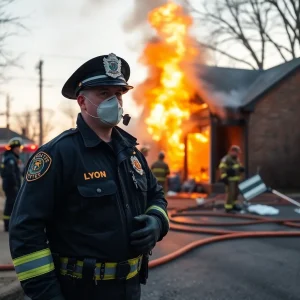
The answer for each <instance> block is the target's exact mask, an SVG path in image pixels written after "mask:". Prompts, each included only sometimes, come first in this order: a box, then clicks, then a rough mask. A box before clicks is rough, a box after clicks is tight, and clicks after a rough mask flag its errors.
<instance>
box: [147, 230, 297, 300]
mask: <svg viewBox="0 0 300 300" xmlns="http://www.w3.org/2000/svg"><path fill="white" fill-rule="evenodd" d="M175 235H176V233H173V238H176V236H175ZM185 235H187V234H185ZM180 239H181V236H180V233H179V236H178V238H177V241H179V240H180ZM184 239H186V238H184ZM158 247H163V243H162V244H161V245H160V246H158ZM156 251H157V252H158V251H159V250H158V249H157V250H156ZM299 254H300V239H299V238H278V239H276V238H267V239H266V238H264V239H243V240H233V241H226V242H219V243H216V244H212V245H207V246H204V247H202V248H199V249H196V250H193V251H192V252H190V253H188V254H186V255H185V256H183V257H181V258H179V259H177V260H176V261H173V262H171V263H168V264H167V265H164V266H161V267H158V268H156V269H153V270H151V271H150V278H149V281H148V284H147V285H146V286H143V294H142V295H143V296H142V300H148V299H149V300H150V299H151V300H171V299H172V300H177V299H178V300H179V299H180V300H185V299H186V300H202V299H203V300H241V299H243V300H248V299H249V300H299V299H300V255H299Z"/></svg>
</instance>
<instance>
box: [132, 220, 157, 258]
mask: <svg viewBox="0 0 300 300" xmlns="http://www.w3.org/2000/svg"><path fill="white" fill-rule="evenodd" d="M134 220H135V222H138V223H139V225H140V227H141V228H140V229H138V230H136V231H134V232H132V233H131V235H130V239H131V246H133V247H134V249H135V250H136V251H137V252H138V253H141V254H143V253H148V252H149V251H151V250H152V249H153V248H154V246H155V244H156V242H157V241H158V239H159V237H160V233H161V225H160V220H159V219H158V218H157V217H155V216H149V215H140V216H137V217H135V218H134Z"/></svg>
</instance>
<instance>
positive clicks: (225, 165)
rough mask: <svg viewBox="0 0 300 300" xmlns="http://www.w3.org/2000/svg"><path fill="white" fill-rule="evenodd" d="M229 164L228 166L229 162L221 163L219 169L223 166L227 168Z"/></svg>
mask: <svg viewBox="0 0 300 300" xmlns="http://www.w3.org/2000/svg"><path fill="white" fill-rule="evenodd" d="M227 167H228V166H227V164H225V163H220V165H219V169H222V168H227Z"/></svg>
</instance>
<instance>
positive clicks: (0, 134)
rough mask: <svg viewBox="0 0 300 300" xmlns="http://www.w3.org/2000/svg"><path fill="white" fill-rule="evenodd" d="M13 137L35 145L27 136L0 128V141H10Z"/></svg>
mask: <svg viewBox="0 0 300 300" xmlns="http://www.w3.org/2000/svg"><path fill="white" fill-rule="evenodd" d="M13 137H21V138H22V139H23V140H25V141H27V142H30V143H33V141H32V140H30V139H28V138H27V137H26V136H25V135H22V134H19V133H17V132H15V131H13V130H10V129H8V128H0V140H1V141H8V140H10V139H11V138H13Z"/></svg>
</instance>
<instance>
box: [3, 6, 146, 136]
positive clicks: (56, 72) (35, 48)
mask: <svg viewBox="0 0 300 300" xmlns="http://www.w3.org/2000/svg"><path fill="white" fill-rule="evenodd" d="M132 9H133V0H114V1H107V0H101V1H96V0H74V1H72V0H63V1H62V0H51V1H49V0H17V1H16V3H14V4H13V5H11V6H10V7H9V10H10V11H11V13H12V14H14V15H17V16H22V17H23V21H22V22H23V24H24V25H25V26H26V28H27V30H19V32H18V36H14V37H12V38H10V39H9V40H8V41H7V45H6V49H7V50H9V51H11V52H12V53H13V54H15V55H20V54H21V58H20V59H19V61H18V64H19V66H20V67H17V68H16V67H13V68H10V69H9V70H6V72H5V76H6V77H8V78H10V79H9V80H8V81H7V82H6V83H5V84H4V85H2V86H1V95H0V97H1V98H0V99H1V102H0V104H1V105H0V111H1V112H3V111H4V110H5V95H6V94H9V95H10V97H11V98H12V102H11V111H12V114H14V113H18V112H20V111H23V110H27V109H34V108H38V106H39V89H38V71H37V69H36V66H37V64H38V61H39V60H40V59H42V60H43V61H44V70H43V72H44V91H43V102H44V107H45V109H47V108H49V109H53V110H54V111H55V112H56V114H55V116H52V117H51V120H52V119H53V122H55V124H56V125H55V130H53V132H52V135H56V134H57V133H59V132H61V131H62V130H64V129H68V128H70V126H71V124H70V123H71V122H70V120H68V118H67V117H66V116H65V115H64V114H62V113H59V112H61V111H62V107H65V106H66V105H70V106H71V108H70V109H73V110H74V109H77V102H76V101H72V100H68V99H65V98H64V97H63V96H62V95H61V88H62V86H63V84H64V83H65V81H66V80H67V79H68V78H69V76H70V75H71V74H72V73H73V72H74V71H75V70H76V69H77V68H78V67H79V66H80V65H81V64H83V63H84V62H86V61H87V60H89V59H91V58H93V57H95V56H98V55H104V54H109V53H111V52H113V53H115V54H116V55H118V56H121V57H123V58H124V59H125V60H126V61H127V62H128V63H129V65H130V66H131V70H132V71H131V72H132V76H131V78H130V80H129V83H130V84H131V85H137V84H138V83H139V82H141V81H142V80H143V79H144V78H145V76H146V69H145V67H144V66H142V65H140V64H138V57H139V53H140V52H141V49H142V48H143V45H142V44H141V43H140V44H136V42H137V41H136V34H137V33H136V32H134V31H130V32H127V33H125V32H124V31H125V30H124V28H123V22H124V18H126V16H127V15H128V14H129V12H130V11H132ZM124 110H125V112H127V111H128V110H130V114H131V115H132V116H137V115H138V114H139V110H138V108H136V107H135V104H134V102H133V100H132V98H131V96H130V93H128V94H126V95H125V96H124ZM12 119H13V118H12ZM5 122H6V120H5V117H3V116H2V117H0V126H1V127H2V126H5V124H6V123H5Z"/></svg>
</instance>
